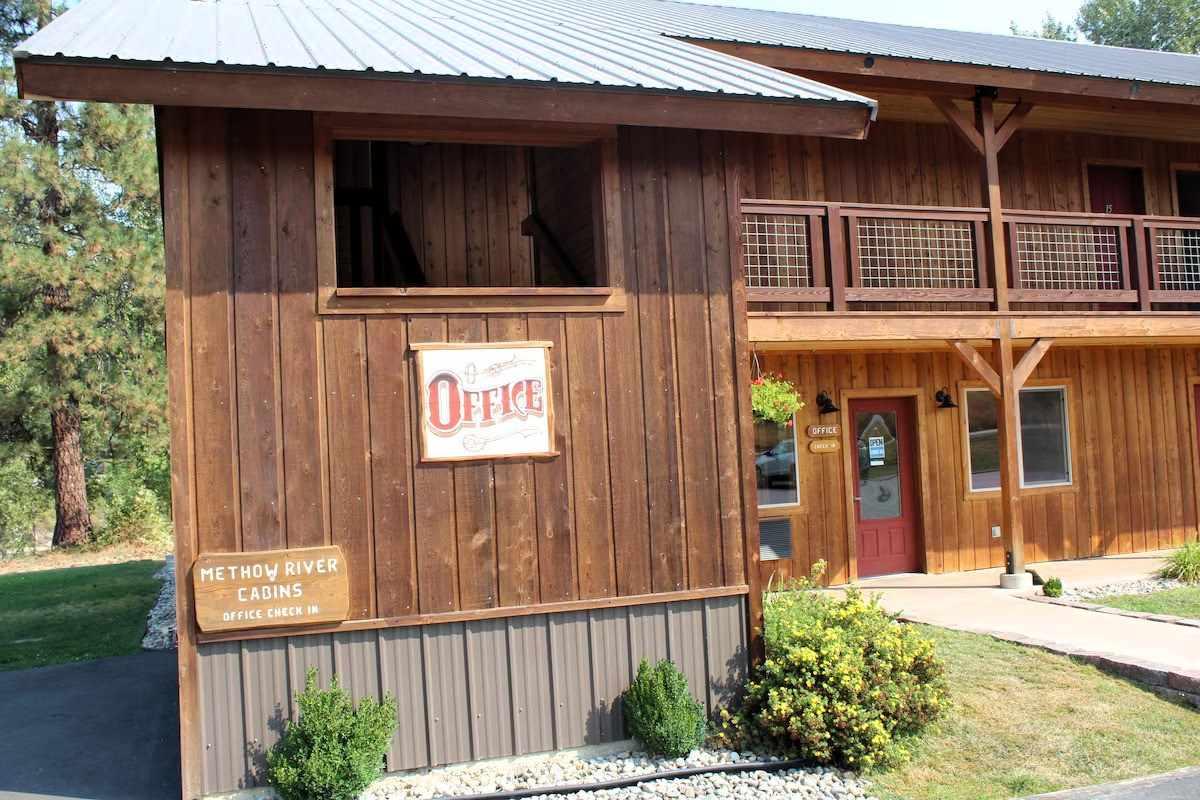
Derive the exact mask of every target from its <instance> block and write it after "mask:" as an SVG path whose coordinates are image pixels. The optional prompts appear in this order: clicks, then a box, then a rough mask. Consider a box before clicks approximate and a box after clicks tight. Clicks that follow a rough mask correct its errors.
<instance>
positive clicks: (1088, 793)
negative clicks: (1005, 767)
mask: <svg viewBox="0 0 1200 800" xmlns="http://www.w3.org/2000/svg"><path fill="white" fill-rule="evenodd" d="M1198 797H1200V767H1189V768H1187V769H1180V770H1176V771H1175V772H1167V773H1164V774H1162V775H1152V776H1150V777H1149V778H1135V779H1134V780H1130V781H1121V782H1120V783H1110V784H1107V785H1104V786H1088V787H1085V788H1083V789H1067V790H1065V791H1061V792H1051V793H1050V794H1039V795H1037V796H1036V797H1030V798H1026V800H1196V798H1198Z"/></svg>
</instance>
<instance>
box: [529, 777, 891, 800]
mask: <svg viewBox="0 0 1200 800" xmlns="http://www.w3.org/2000/svg"><path fill="white" fill-rule="evenodd" d="M652 797H653V798H658V797H661V798H673V799H674V800H684V799H685V798H686V799H687V800H693V799H694V800H722V798H728V797H732V798H739V800H760V799H762V798H766V799H768V800H769V799H770V798H779V800H783V799H784V798H796V800H801V799H802V800H865V799H866V798H868V794H867V782H866V781H864V780H861V779H859V778H855V777H854V776H852V775H850V774H849V773H842V772H839V771H837V770H811V769H789V770H783V771H781V772H764V771H762V770H756V771H754V772H739V773H734V774H725V773H719V772H715V773H709V774H707V775H694V776H692V777H690V778H680V779H676V780H658V781H648V782H647V783H642V784H638V785H636V786H628V787H625V788H623V789H603V790H600V791H595V792H592V791H586V792H576V793H575V794H569V795H564V794H546V795H540V800H637V799H640V798H652Z"/></svg>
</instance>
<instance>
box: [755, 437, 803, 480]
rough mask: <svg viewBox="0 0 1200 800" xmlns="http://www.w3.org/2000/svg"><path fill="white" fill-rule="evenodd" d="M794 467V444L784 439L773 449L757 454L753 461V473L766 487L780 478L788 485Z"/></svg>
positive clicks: (794, 469)
mask: <svg viewBox="0 0 1200 800" xmlns="http://www.w3.org/2000/svg"><path fill="white" fill-rule="evenodd" d="M795 465H796V443H795V441H794V440H792V439H784V440H783V441H782V442H780V443H779V444H777V445H775V446H774V447H772V448H770V449H768V450H764V451H763V452H761V453H759V454H758V456H756V457H755V459H754V471H755V472H756V473H758V479H759V481H760V482H762V481H763V480H765V481H766V482H767V485H771V484H773V483H774V482H775V481H776V480H778V479H780V478H784V479H786V480H787V481H788V482H789V483H790V482H791V481H792V480H793V479H794V477H795V474H796V466H795Z"/></svg>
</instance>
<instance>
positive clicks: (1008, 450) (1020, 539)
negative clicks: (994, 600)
mask: <svg viewBox="0 0 1200 800" xmlns="http://www.w3.org/2000/svg"><path fill="white" fill-rule="evenodd" d="M1048 346H1049V345H1047V347H1048ZM996 355H997V358H996V362H997V363H996V373H997V375H998V376H999V378H1000V396H999V397H998V398H997V401H998V402H999V404H1000V408H999V412H1000V413H999V414H998V415H997V417H998V422H999V428H1000V429H999V431H998V433H999V435H1000V531H1001V534H1002V535H1003V536H1004V545H1005V549H1006V550H1007V551H1008V553H1009V554H1010V560H1009V565H1008V574H1010V575H1020V574H1022V573H1024V572H1025V531H1024V528H1023V527H1022V522H1021V498H1020V491H1021V469H1020V464H1019V463H1018V461H1017V459H1018V452H1019V451H1018V447H1017V437H1018V436H1019V435H1020V432H1021V406H1020V386H1019V385H1018V383H1017V379H1016V375H1015V374H1014V366H1013V342H1012V333H1011V331H1010V329H1009V325H1008V324H1002V325H1001V326H1000V338H999V340H998V341H997V342H996ZM1035 363H1036V362H1035Z"/></svg>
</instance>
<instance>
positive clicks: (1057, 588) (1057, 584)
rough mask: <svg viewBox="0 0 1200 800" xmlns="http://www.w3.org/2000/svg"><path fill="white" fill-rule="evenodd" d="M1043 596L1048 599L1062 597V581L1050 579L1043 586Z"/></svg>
mask: <svg viewBox="0 0 1200 800" xmlns="http://www.w3.org/2000/svg"><path fill="white" fill-rule="evenodd" d="M1042 594H1044V595H1046V597H1062V579H1060V578H1049V579H1047V580H1046V582H1045V583H1044V584H1042Z"/></svg>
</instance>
